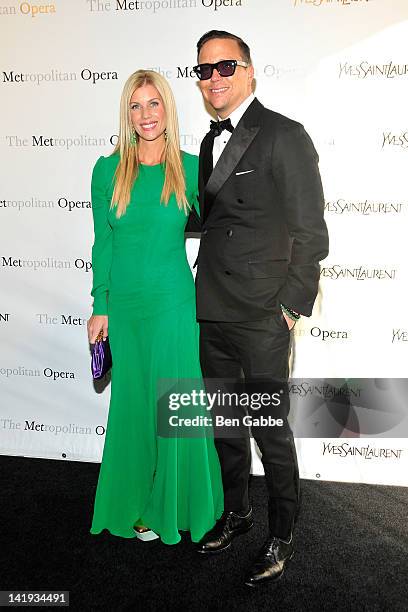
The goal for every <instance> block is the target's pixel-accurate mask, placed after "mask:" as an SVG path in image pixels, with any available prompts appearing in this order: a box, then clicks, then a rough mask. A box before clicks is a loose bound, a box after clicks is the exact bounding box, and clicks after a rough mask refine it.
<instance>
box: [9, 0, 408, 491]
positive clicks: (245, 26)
mask: <svg viewBox="0 0 408 612" xmlns="http://www.w3.org/2000/svg"><path fill="white" fill-rule="evenodd" d="M407 19H408V5H407V2H406V0H242V1H241V0H237V1H235V0H151V1H149V0H145V1H138V2H131V1H129V0H110V1H109V2H108V1H105V0H60V1H55V2H53V3H52V4H42V5H40V4H39V3H35V4H34V3H27V2H22V3H19V2H16V1H13V0H9V1H8V2H5V1H4V0H1V4H0V28H1V30H0V31H1V36H0V60H1V65H0V100H1V115H0V152H1V166H0V168H1V182H0V217H1V224H0V232H1V245H0V247H1V248H0V270H1V302H0V337H1V345H0V351H1V352H0V385H1V396H0V402H1V405H0V452H1V453H2V454H10V455H26V456H34V457H50V458H55V459H65V460H81V461H99V460H100V458H101V453H102V448H103V443H104V426H105V424H106V417H107V409H108V403H109V394H110V386H109V385H108V386H107V387H106V388H105V389H104V390H101V389H100V388H98V389H97V390H95V389H94V386H93V383H92V379H91V376H90V368H89V352H88V344H87V337H86V319H87V318H88V317H89V316H90V312H91V297H90V287H91V275H92V271H91V264H90V253H91V246H92V241H93V230H92V210H91V205H90V201H89V200H90V175H91V170H92V167H93V164H94V162H95V160H96V159H97V158H98V157H99V155H101V154H105V155H106V154H109V153H110V152H111V150H112V148H113V143H114V142H115V135H116V134H117V130H118V115H119V111H118V108H119V98H120V93H121V89H122V86H123V83H124V81H125V80H126V78H127V77H128V76H129V74H130V73H132V72H134V71H135V70H136V69H138V68H153V69H155V70H158V71H160V72H161V73H162V74H164V75H165V76H166V77H167V78H168V79H169V81H170V83H171V86H172V88H173V91H174V93H175V96H176V100H177V104H178V110H179V118H180V126H181V140H182V147H183V148H184V149H185V150H187V151H189V152H192V153H198V149H199V143H200V140H201V138H202V137H203V135H204V134H205V132H206V131H207V129H208V121H209V116H208V115H207V114H206V112H205V110H204V106H203V103H202V101H201V95H200V93H199V90H198V87H197V85H196V81H195V78H194V77H193V76H192V73H191V67H192V66H193V65H194V64H195V63H196V55H195V45H196V41H197V39H198V38H199V37H200V36H201V34H202V33H204V32H205V31H207V30H209V29H212V28H217V29H226V30H229V31H232V32H235V33H237V34H239V35H240V36H242V37H243V38H244V39H245V40H246V41H247V42H248V43H249V45H250V46H251V50H252V55H253V60H254V64H255V68H256V95H257V96H258V97H259V99H260V100H261V101H262V102H263V103H264V104H265V105H266V106H268V107H270V108H272V109H274V110H276V111H278V112H281V113H283V114H285V115H288V116H290V117H292V118H294V119H296V120H298V121H300V122H301V123H303V124H304V126H305V128H306V129H307V131H308V132H309V134H310V135H311V137H312V139H313V141H314V143H315V146H316V149H317V151H318V152H319V155H320V168H321V173H322V178H323V183H324V189H325V197H326V202H327V204H326V221H327V224H328V228H329V232H330V237H331V250H330V255H329V257H328V258H327V260H325V261H324V262H323V267H322V276H321V288H320V293H319V297H318V300H317V303H316V306H315V309H314V313H313V316H312V317H311V318H310V319H303V320H302V321H301V322H300V323H299V324H298V325H297V326H296V331H295V359H294V362H293V368H292V372H293V375H295V376H297V377H306V376H308V377H312V376H315V377H319V378H324V377H401V378H403V377H406V368H407V366H406V364H407V347H408V343H407V341H408V320H407V318H408V315H407V270H408V265H407V262H406V237H407V215H408V212H407V206H408V197H407V187H406V164H407V159H408V120H407V115H406V103H407V93H408V85H407V83H408V49H407V40H408V21H407ZM196 250H197V241H189V244H188V253H189V259H190V260H192V259H193V258H194V255H195V252H196ZM346 434H347V432H344V433H343V436H346ZM350 435H351V434H350ZM330 444H331V445H332V446H330ZM339 445H342V446H339ZM297 446H298V451H299V462H300V471H301V475H302V476H303V477H307V478H321V479H328V480H330V479H331V480H348V481H353V480H354V481H361V482H378V483H392V484H403V485H408V469H407V468H408V442H407V440H406V439H404V438H400V439H398V438H396V437H395V433H394V434H393V437H390V438H388V439H384V438H380V437H377V438H372V439H367V438H366V439H362V438H358V439H356V437H355V436H354V434H353V438H352V439H350V438H348V439H346V440H343V439H342V440H328V439H298V440H297ZM358 447H365V448H368V447H369V448H370V449H371V451H370V452H368V451H367V452H365V454H364V453H363V454H359V453H356V452H354V453H353V452H352V451H349V449H353V448H354V449H355V448H358ZM336 448H338V449H340V450H338V451H336ZM333 449H334V450H333ZM346 451H349V452H346ZM380 451H382V452H380ZM397 451H398V452H397ZM254 471H255V472H256V473H259V472H260V471H261V466H260V463H259V459H258V458H257V456H256V455H254Z"/></svg>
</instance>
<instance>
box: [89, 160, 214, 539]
mask: <svg viewBox="0 0 408 612" xmlns="http://www.w3.org/2000/svg"><path fill="white" fill-rule="evenodd" d="M182 159H183V167H184V171H185V177H186V196H187V199H188V201H189V202H190V204H191V205H194V206H196V201H197V174H198V158H197V157H196V156H193V155H190V154H187V153H184V152H183V153H182ZM118 161H119V155H118V154H114V155H111V156H109V157H100V158H99V159H98V161H97V162H96V164H95V167H94V171H93V175H92V210H93V217H94V230H95V241H94V246H93V248H92V267H93V288H92V296H93V298H94V305H93V314H95V315H96V314H103V315H106V314H107V315H108V317H109V318H108V326H109V328H108V334H109V340H110V345H111V351H112V361H113V367H112V381H111V399H110V406H109V415H108V422H107V429H106V437H105V446H104V450H103V457H102V463H101V467H100V472H99V479H98V485H97V490H96V496H95V503H94V514H93V520H92V526H91V530H90V531H91V533H92V534H97V533H100V532H101V531H102V530H103V529H105V528H106V529H108V530H109V531H110V533H112V534H113V535H116V536H121V537H123V538H133V537H136V534H135V532H134V530H133V526H134V525H135V524H144V525H147V526H148V527H150V528H151V529H153V531H155V532H156V533H158V534H159V535H160V537H161V540H162V541H163V542H164V543H166V544H175V543H177V542H179V541H180V533H179V531H184V530H185V531H189V532H190V533H191V539H192V540H193V541H194V542H196V541H198V540H199V539H200V538H201V537H202V536H203V535H204V534H205V533H206V532H207V531H208V530H209V529H211V527H212V526H213V525H214V523H215V521H216V519H218V518H219V516H220V515H221V513H222V510H223V493H222V482H221V472H220V467H219V462H218V456H217V453H216V450H215V446H214V441H213V439H212V438H211V437H208V436H207V437H205V436H196V437H160V436H158V435H157V432H156V383H157V380H158V379H159V378H166V379H169V378H172V379H189V378H196V379H197V378H200V377H201V370H200V365H199V348H198V342H199V329H198V324H197V322H196V317H195V291H194V280H193V277H192V274H191V270H190V268H189V265H188V261H187V257H186V252H185V240H184V229H185V226H186V222H187V216H186V214H185V213H184V212H183V211H182V210H180V209H179V208H178V206H177V202H176V200H175V197H174V195H173V196H172V197H171V198H170V200H169V203H168V205H167V206H166V205H164V204H161V203H160V195H161V191H162V187H163V182H164V167H163V165H161V164H158V165H155V166H147V165H144V164H141V165H140V168H139V175H138V177H137V179H136V181H135V184H134V186H133V189H132V192H131V201H130V203H129V205H128V207H127V210H126V213H125V214H124V215H123V216H122V217H120V218H119V219H117V218H116V207H115V208H113V209H110V202H111V197H112V193H113V177H114V172H115V169H116V167H117V164H118Z"/></svg>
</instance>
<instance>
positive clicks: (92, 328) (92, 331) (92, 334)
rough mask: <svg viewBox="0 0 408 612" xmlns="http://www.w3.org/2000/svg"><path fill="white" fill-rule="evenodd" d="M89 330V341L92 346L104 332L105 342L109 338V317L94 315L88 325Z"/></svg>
mask: <svg viewBox="0 0 408 612" xmlns="http://www.w3.org/2000/svg"><path fill="white" fill-rule="evenodd" d="M87 328H88V340H89V343H90V344H94V343H95V340H96V338H97V336H98V334H99V332H100V331H101V330H102V332H103V339H104V340H105V339H106V338H107V336H108V317H107V315H92V316H91V318H90V319H89V320H88V323H87Z"/></svg>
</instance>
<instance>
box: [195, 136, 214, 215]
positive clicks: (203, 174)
mask: <svg viewBox="0 0 408 612" xmlns="http://www.w3.org/2000/svg"><path fill="white" fill-rule="evenodd" d="M212 148H213V138H212V136H211V132H208V133H207V134H206V135H205V136H204V138H203V140H202V142H201V147H200V157H199V174H198V176H199V179H198V186H199V203H200V217H201V219H204V200H205V197H204V196H205V193H204V190H205V185H206V181H207V180H208V178H209V176H210V174H211V170H212V163H213V159H212Z"/></svg>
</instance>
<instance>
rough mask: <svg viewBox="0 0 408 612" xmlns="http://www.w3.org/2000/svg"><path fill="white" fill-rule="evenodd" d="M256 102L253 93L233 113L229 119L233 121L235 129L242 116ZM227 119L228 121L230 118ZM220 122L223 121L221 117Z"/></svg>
mask: <svg viewBox="0 0 408 612" xmlns="http://www.w3.org/2000/svg"><path fill="white" fill-rule="evenodd" d="M254 100H255V95H254V94H253V93H251V94H250V95H249V96H248V97H247V98H245V100H244V101H243V102H241V104H240V105H239V106H238V107H237V108H236V109H235V110H234V111H232V113H231V114H230V116H229V119H231V123H232V126H233V127H234V128H236V127H237V125H238V123H239V121H240V119H241V117H242V115H243V114H244V113H245V111H246V110H247V108H248V106H249V105H250V104H252V102H253V101H254ZM225 119H228V117H225ZM218 120H219V121H222V119H221V118H220V117H218Z"/></svg>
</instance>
